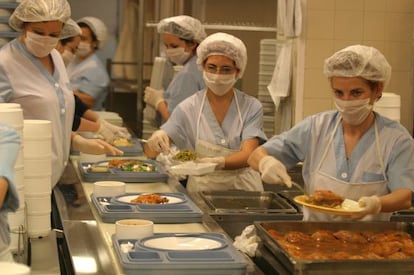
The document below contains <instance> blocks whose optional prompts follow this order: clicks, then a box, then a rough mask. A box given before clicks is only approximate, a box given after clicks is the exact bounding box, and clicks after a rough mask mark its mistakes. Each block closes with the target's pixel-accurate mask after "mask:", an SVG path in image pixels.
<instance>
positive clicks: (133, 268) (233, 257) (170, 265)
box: [112, 233, 247, 274]
mask: <svg viewBox="0 0 414 275" xmlns="http://www.w3.org/2000/svg"><path fill="white" fill-rule="evenodd" d="M185 235H188V236H191V237H198V238H205V239H211V240H213V241H215V242H219V243H221V246H220V247H219V248H216V249H208V250H168V247H166V248H165V249H156V248H149V247H147V246H145V245H144V244H145V241H146V240H149V239H153V238H163V237H175V236H185ZM112 242H113V245H114V249H115V251H116V254H117V255H118V258H119V261H120V263H121V265H122V267H123V269H124V272H125V273H126V274H141V273H144V274H245V273H246V265H247V263H246V261H245V259H244V258H243V256H242V255H241V254H240V252H238V251H237V250H236V249H235V248H234V246H233V244H232V243H231V242H230V241H229V240H228V239H227V238H226V237H225V236H224V235H223V234H221V233H188V234H185V233H184V234H183V233H178V234H175V233H157V234H154V236H152V237H147V238H145V239H142V240H138V239H118V238H117V237H116V236H115V235H112ZM128 242H129V243H131V244H133V245H134V247H133V248H132V250H130V251H128V252H124V251H122V249H121V245H122V244H124V243H125V244H126V243H128Z"/></svg>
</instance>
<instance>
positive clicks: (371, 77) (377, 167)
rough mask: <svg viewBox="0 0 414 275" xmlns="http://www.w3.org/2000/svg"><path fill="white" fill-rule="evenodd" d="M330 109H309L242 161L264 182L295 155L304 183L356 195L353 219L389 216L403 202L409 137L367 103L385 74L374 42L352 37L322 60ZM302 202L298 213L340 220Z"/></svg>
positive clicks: (281, 172) (284, 177) (279, 176)
mask: <svg viewBox="0 0 414 275" xmlns="http://www.w3.org/2000/svg"><path fill="white" fill-rule="evenodd" d="M324 74H325V75H326V76H327V77H328V79H329V81H330V85H331V87H332V96H333V100H334V104H335V106H336V109H337V110H336V111H327V112H323V113H319V114H316V115H312V116H310V117H308V118H306V119H304V120H303V121H302V122H300V123H299V124H297V125H296V126H294V127H293V128H292V129H291V130H289V131H287V132H284V133H282V134H281V135H277V136H274V137H273V138H271V139H270V140H268V141H267V142H266V143H265V144H264V145H262V146H261V147H259V148H257V149H256V150H255V151H254V152H253V154H252V155H251V156H250V158H249V160H248V163H249V164H250V166H251V167H253V168H254V169H256V170H258V171H260V173H261V177H262V179H263V181H264V182H267V183H274V184H278V183H279V184H283V183H285V184H286V183H287V184H290V177H289V176H288V174H287V173H286V168H285V166H286V167H293V166H294V165H295V164H296V163H297V162H300V161H302V162H303V172H302V174H303V178H304V182H305V191H306V192H307V193H308V194H313V193H314V192H315V190H331V191H333V192H334V193H336V194H338V195H340V196H342V197H344V198H348V199H352V200H356V201H359V205H360V207H361V208H362V211H361V212H360V213H358V214H355V215H353V216H351V218H353V219H363V220H389V218H390V216H391V213H392V212H393V211H397V210H401V209H406V208H409V207H410V205H411V192H412V191H413V190H414V182H413V179H414V143H413V139H412V137H411V136H410V134H409V133H408V132H407V130H406V129H405V128H404V127H403V126H401V125H400V124H399V123H398V122H396V121H393V120H390V119H388V118H386V117H383V116H381V115H380V114H378V113H376V112H374V111H373V105H374V103H375V102H376V101H377V100H378V99H379V98H380V97H381V95H382V91H383V90H384V87H386V86H387V84H388V82H389V80H390V77H391V66H390V65H389V64H388V62H387V60H386V59H385V57H384V56H383V55H382V54H381V53H380V52H379V51H378V50H377V49H375V48H372V47H367V46H362V45H354V46H350V47H347V48H345V49H342V50H340V51H338V52H336V53H335V54H333V55H332V56H331V57H329V58H328V59H326V60H325V64H324ZM346 218H347V217H342V218H341V217H339V216H334V215H328V214H322V213H320V212H315V211H311V210H309V209H308V208H306V207H305V208H304V219H305V220H328V221H331V220H342V219H346Z"/></svg>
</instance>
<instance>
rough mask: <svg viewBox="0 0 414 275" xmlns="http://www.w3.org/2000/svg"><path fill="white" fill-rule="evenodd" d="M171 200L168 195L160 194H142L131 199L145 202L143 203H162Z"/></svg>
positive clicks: (134, 201)
mask: <svg viewBox="0 0 414 275" xmlns="http://www.w3.org/2000/svg"><path fill="white" fill-rule="evenodd" d="M168 201H169V200H168V198H166V197H163V196H160V195H159V194H154V193H151V194H141V195H139V196H138V197H136V198H135V199H132V200H131V203H143V204H162V203H167V202H168Z"/></svg>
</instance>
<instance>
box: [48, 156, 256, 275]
mask: <svg viewBox="0 0 414 275" xmlns="http://www.w3.org/2000/svg"><path fill="white" fill-rule="evenodd" d="M68 170H69V171H67V172H68V173H67V174H66V175H67V176H66V177H64V178H62V180H61V182H60V183H59V184H58V185H57V186H56V187H55V189H54V192H53V196H54V200H55V203H54V205H55V206H56V209H55V210H54V219H53V220H54V221H55V225H54V226H55V227H57V228H60V229H62V233H63V234H62V235H61V240H60V241H59V239H58V243H59V251H60V253H61V254H62V256H61V257H60V261H61V266H63V267H61V269H63V271H62V274H123V271H122V266H121V265H120V263H119V261H118V258H117V256H116V255H115V251H114V249H113V246H112V240H111V235H112V234H114V232H115V225H114V224H112V223H104V222H102V221H101V218H100V216H99V214H98V213H97V211H96V209H95V208H94V207H93V205H92V204H91V201H90V194H91V193H92V192H93V183H90V182H81V181H80V180H79V173H78V170H77V162H76V157H74V158H73V162H72V166H69V167H68ZM74 175H76V176H74ZM126 188H127V190H126V191H127V192H182V193H185V194H187V192H186V190H185V188H184V187H183V186H182V185H181V184H180V183H179V182H178V181H177V180H173V179H171V180H169V181H168V183H149V184H147V183H140V184H127V186H126ZM187 195H188V196H190V195H189V194H187ZM190 197H191V196H190ZM191 198H192V200H193V201H194V202H195V203H196V204H197V205H198V206H199V207H200V209H202V210H205V209H206V208H205V204H204V202H203V200H202V199H201V198H199V197H197V196H195V197H191ZM203 213H204V214H203V217H202V222H201V223H185V224H155V225H154V232H155V233H165V232H175V233H181V232H185V233H188V232H197V233H199V232H220V233H223V234H226V232H225V231H224V230H223V229H222V228H221V227H220V226H219V225H218V223H217V222H216V221H215V220H214V219H213V218H211V217H210V215H209V212H208V211H203ZM226 235H227V234H226ZM244 257H245V259H246V262H247V263H248V265H247V271H246V274H264V273H263V272H262V271H261V270H260V269H259V268H258V267H257V266H256V265H255V264H254V263H253V261H252V260H251V259H250V258H249V257H247V256H244Z"/></svg>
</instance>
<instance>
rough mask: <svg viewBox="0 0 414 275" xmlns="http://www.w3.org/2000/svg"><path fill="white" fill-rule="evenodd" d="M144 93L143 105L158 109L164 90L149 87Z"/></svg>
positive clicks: (162, 99)
mask: <svg viewBox="0 0 414 275" xmlns="http://www.w3.org/2000/svg"><path fill="white" fill-rule="evenodd" d="M144 93H145V95H144V101H145V103H147V104H149V105H151V106H152V107H154V108H155V110H157V109H158V104H160V103H161V102H163V101H164V90H157V89H153V88H151V87H146V88H145V91H144Z"/></svg>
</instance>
